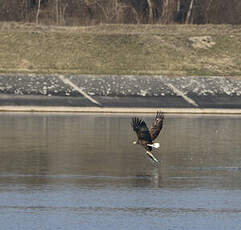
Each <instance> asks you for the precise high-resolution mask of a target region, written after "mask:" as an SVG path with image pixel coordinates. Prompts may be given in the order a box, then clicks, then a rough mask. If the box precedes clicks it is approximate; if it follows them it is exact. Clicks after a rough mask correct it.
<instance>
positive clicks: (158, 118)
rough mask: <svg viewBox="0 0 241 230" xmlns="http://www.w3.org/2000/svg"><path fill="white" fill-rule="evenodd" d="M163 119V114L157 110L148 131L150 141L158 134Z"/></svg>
mask: <svg viewBox="0 0 241 230" xmlns="http://www.w3.org/2000/svg"><path fill="white" fill-rule="evenodd" d="M163 120H164V114H163V113H162V112H157V113H156V117H155V121H154V122H153V125H152V128H151V132H150V134H151V139H152V141H153V140H155V139H156V138H157V136H158V135H159V133H160V131H161V129H162V126H163Z"/></svg>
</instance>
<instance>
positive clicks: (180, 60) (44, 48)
mask: <svg viewBox="0 0 241 230" xmlns="http://www.w3.org/2000/svg"><path fill="white" fill-rule="evenodd" d="M0 51H1V52H0V72H19V73H25V72H27V73H65V74H66V73H69V74H70V73H73V74H150V75H154V74H163V75H170V76H186V75H230V76H233V75H237V76H241V61H240V60H241V52H240V51H241V26H230V25H217V26H216V25H201V26H197V25H99V26H91V27H54V26H41V25H34V24H21V23H6V22H2V23H0Z"/></svg>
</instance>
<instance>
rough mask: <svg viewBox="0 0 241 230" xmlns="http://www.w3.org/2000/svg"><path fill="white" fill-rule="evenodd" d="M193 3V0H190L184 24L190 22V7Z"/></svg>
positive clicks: (191, 7)
mask: <svg viewBox="0 0 241 230" xmlns="http://www.w3.org/2000/svg"><path fill="white" fill-rule="evenodd" d="M193 3H194V0H191V2H190V5H189V9H188V12H187V17H186V24H187V23H190V19H191V14H192V9H193Z"/></svg>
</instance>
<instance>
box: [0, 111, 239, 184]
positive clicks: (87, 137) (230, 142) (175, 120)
mask: <svg viewBox="0 0 241 230" xmlns="http://www.w3.org/2000/svg"><path fill="white" fill-rule="evenodd" d="M130 117H131V116H127V115H110V114H98V115H94V114H61V115H59V114H36V113H34V114H31V113H29V114H26V113H24V114H12V113H7V114H6V113H3V114H1V122H0V140H1V153H0V157H1V162H0V172H1V175H2V178H1V180H4V176H5V177H6V176H7V175H10V176H11V175H16V176H17V175H30V176H29V177H21V178H18V177H17V179H18V180H25V181H26V183H29V184H31V183H33V184H36V183H52V182H53V181H56V183H58V181H59V180H60V179H59V178H57V177H55V178H54V177H52V178H51V175H64V176H65V175H67V176H66V177H63V178H61V180H60V181H62V180H66V181H69V182H71V183H72V182H73V183H76V181H78V180H79V181H82V180H84V179H83V178H82V179H79V178H78V177H75V175H77V176H88V177H91V179H90V178H88V179H87V180H86V181H84V183H92V182H93V184H98V181H101V184H102V183H103V180H104V177H106V178H107V179H106V181H109V179H108V178H110V177H116V178H121V177H125V178H128V177H131V179H130V180H122V179H115V180H116V181H118V183H120V184H123V183H125V184H126V185H128V186H154V187H158V186H168V185H170V186H172V185H173V184H172V183H173V178H178V177H179V178H180V177H183V178H185V177H186V178H188V177H190V178H194V177H198V178H200V177H208V176H210V175H213V174H215V176H219V175H220V176H221V178H222V180H223V183H224V185H222V186H225V177H226V176H227V177H229V176H230V174H231V177H232V180H231V181H232V182H233V183H234V184H235V185H236V186H240V182H239V181H236V180H235V178H236V176H237V175H236V174H238V176H239V172H240V170H239V167H241V165H240V149H241V147H240V140H241V133H240V130H241V118H240V117H238V116H237V117H236V116H167V118H166V120H165V124H164V128H163V130H162V132H161V134H160V136H159V138H158V141H159V142H160V143H161V148H160V150H159V151H156V152H155V155H156V156H157V158H159V160H160V161H161V167H159V168H158V169H155V168H154V167H153V165H152V164H151V162H150V161H149V160H148V159H147V158H146V157H145V154H144V151H143V149H142V148H141V147H140V146H133V145H132V144H131V143H132V140H134V139H135V138H136V137H135V133H133V132H132V130H131V128H130V125H129V122H130ZM142 117H145V119H146V121H147V123H148V124H149V125H150V124H151V123H152V119H153V118H152V116H150V115H143V116H142ZM232 168H233V169H234V170H232V173H230V169H232ZM204 169H206V170H204ZM211 169H212V170H211ZM215 169H219V170H215ZM227 169H229V170H227ZM214 172H215V173H214ZM44 175H46V176H44ZM68 175H69V176H68ZM70 175H72V176H70ZM35 176H37V177H35ZM238 176H237V177H238ZM70 177H71V179H70ZM98 177H99V178H101V179H99V178H98ZM12 178H14V176H13V177H12ZM229 179H230V178H229ZM183 180H184V181H182V183H183V182H185V181H186V180H185V179H183ZM215 180H216V179H215ZM9 181H11V179H10V180H9ZM87 181H88V182H87ZM90 181H91V182H90ZM124 181H125V182H124ZM128 181H129V182H128ZM191 181H192V183H194V185H195V186H201V184H200V183H201V182H202V180H199V181H198V180H196V181H195V180H194V182H193V180H191ZM207 181H208V180H205V182H207ZM82 182H83V181H82ZM82 182H81V183H82ZM110 183H112V180H110ZM118 183H117V184H118ZM177 183H179V182H178V181H177ZM188 183H190V180H189V181H188ZM197 183H198V184H197ZM211 183H213V181H212V180H211ZM218 183H219V182H218ZM113 184H115V183H113ZM229 184H230V183H229ZM219 185H220V184H219Z"/></svg>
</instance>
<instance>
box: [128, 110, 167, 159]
mask: <svg viewBox="0 0 241 230" xmlns="http://www.w3.org/2000/svg"><path fill="white" fill-rule="evenodd" d="M163 120H164V115H163V113H162V112H157V114H156V117H155V120H154V122H153V125H152V128H151V130H150V131H149V129H148V127H147V125H146V123H145V121H143V120H142V119H140V118H138V117H134V118H132V123H131V126H132V128H133V130H134V131H135V132H136V134H137V138H138V140H137V141H136V142H133V144H140V145H142V146H143V147H144V148H145V150H146V153H147V154H148V156H149V157H150V158H151V159H152V160H153V161H154V162H156V163H158V161H157V159H156V158H155V157H154V156H153V154H152V153H151V151H152V148H153V147H155V148H158V147H159V146H160V145H159V143H153V141H154V140H155V139H156V138H157V137H158V135H159V133H160V131H161V129H162V126H163Z"/></svg>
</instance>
